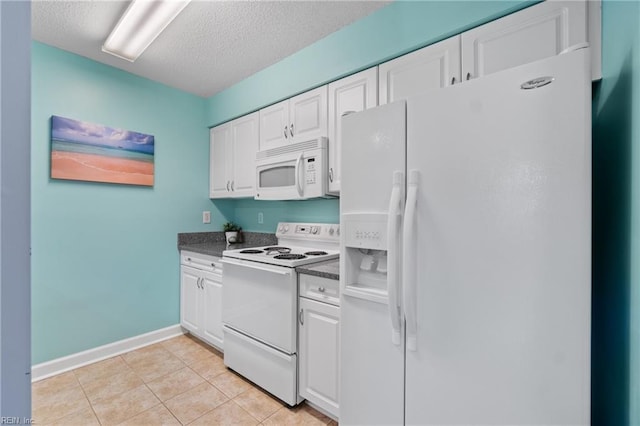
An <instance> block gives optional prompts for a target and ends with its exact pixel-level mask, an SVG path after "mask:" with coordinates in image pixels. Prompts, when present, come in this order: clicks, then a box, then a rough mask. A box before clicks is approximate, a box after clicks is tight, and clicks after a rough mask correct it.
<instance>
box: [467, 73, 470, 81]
mask: <svg viewBox="0 0 640 426" xmlns="http://www.w3.org/2000/svg"><path fill="white" fill-rule="evenodd" d="M467 80H471V73H470V72H468V73H467Z"/></svg>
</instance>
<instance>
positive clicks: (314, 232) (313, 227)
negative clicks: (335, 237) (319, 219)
mask: <svg viewBox="0 0 640 426" xmlns="http://www.w3.org/2000/svg"><path fill="white" fill-rule="evenodd" d="M319 230H320V228H318V227H317V226H312V227H311V233H312V234H314V235H315V234H317V233H318V231H319Z"/></svg>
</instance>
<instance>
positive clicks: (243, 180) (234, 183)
mask: <svg viewBox="0 0 640 426" xmlns="http://www.w3.org/2000/svg"><path fill="white" fill-rule="evenodd" d="M259 134H260V131H259V114H258V113H257V112H254V113H253V114H248V115H245V116H243V117H240V118H237V119H235V120H233V121H230V122H228V123H225V124H222V125H220V126H217V127H214V128H213V129H211V131H210V138H211V140H210V163H209V164H210V171H209V172H210V173H209V178H210V183H209V197H210V198H241V197H253V196H254V195H255V180H256V166H255V162H256V151H257V150H258V143H259Z"/></svg>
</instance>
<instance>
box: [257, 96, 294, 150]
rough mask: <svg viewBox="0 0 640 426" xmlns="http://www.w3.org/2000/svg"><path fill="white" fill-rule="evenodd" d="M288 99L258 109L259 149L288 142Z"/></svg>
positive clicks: (274, 146)
mask: <svg viewBox="0 0 640 426" xmlns="http://www.w3.org/2000/svg"><path fill="white" fill-rule="evenodd" d="M290 138H291V136H290V135H289V100H288V99H287V100H284V101H282V102H279V103H277V104H274V105H271V106H268V107H266V108H263V109H261V110H260V151H264V150H265V149H270V148H276V147H279V146H283V145H286V144H287V143H289V139H290Z"/></svg>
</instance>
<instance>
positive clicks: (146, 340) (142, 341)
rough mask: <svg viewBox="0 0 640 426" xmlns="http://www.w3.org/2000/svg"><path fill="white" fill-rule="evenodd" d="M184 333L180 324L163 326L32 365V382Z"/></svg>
mask: <svg viewBox="0 0 640 426" xmlns="http://www.w3.org/2000/svg"><path fill="white" fill-rule="evenodd" d="M184 333H185V332H184V330H183V329H182V327H180V324H176V325H172V326H170V327H167V328H161V329H160V330H155V331H151V332H149V333H145V334H140V335H139V336H134V337H130V338H128V339H124V340H119V341H117V342H113V343H109V344H107V345H103V346H98V347H97V348H93V349H89V350H86V351H82V352H78V353H75V354H71V355H67V356H65V357H62V358H57V359H53V360H51V361H47V362H43V363H41V364H37V365H34V366H32V367H31V382H37V381H38V380H42V379H46V378H47V377H51V376H55V375H56V374H60V373H64V372H65V371H69V370H73V369H75V368H78V367H82V366H83V365H87V364H93V363H94V362H98V361H102V360H103V359H107V358H111V357H114V356H116V355H120V354H123V353H125V352H129V351H132V350H135V349H138V348H141V347H143V346H148V345H151V344H153V343H157V342H161V341H163V340H167V339H170V338H172V337H176V336H180V335H181V334H184Z"/></svg>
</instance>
